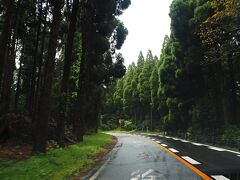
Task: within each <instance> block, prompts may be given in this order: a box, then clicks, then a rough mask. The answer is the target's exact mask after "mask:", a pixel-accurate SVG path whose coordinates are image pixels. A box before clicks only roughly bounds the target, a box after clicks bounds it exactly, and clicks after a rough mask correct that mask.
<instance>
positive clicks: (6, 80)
mask: <svg viewBox="0 0 240 180" xmlns="http://www.w3.org/2000/svg"><path fill="white" fill-rule="evenodd" d="M19 6H20V1H18V3H17V8H16V11H15V14H14V20H15V21H14V30H13V35H12V38H11V46H10V47H9V53H8V54H9V55H8V57H7V60H8V61H7V62H5V68H4V72H3V83H2V93H1V95H2V98H1V109H0V114H3V113H6V112H8V111H9V107H10V102H11V95H12V92H11V86H12V82H13V73H14V70H15V59H16V47H17V36H18V25H19V18H18V16H19V10H20V7H19ZM14 9H15V8H14Z"/></svg>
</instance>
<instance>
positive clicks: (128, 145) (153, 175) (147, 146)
mask: <svg viewBox="0 0 240 180" xmlns="http://www.w3.org/2000/svg"><path fill="white" fill-rule="evenodd" d="M113 135H114V136H116V137H117V138H118V144H117V145H116V147H115V149H114V151H113V152H114V153H112V154H111V156H110V158H109V160H108V161H107V163H105V165H104V166H103V167H102V168H100V172H98V173H97V175H95V176H94V178H91V179H97V180H145V179H146V180H151V179H152V180H198V179H203V178H202V177H204V174H203V173H202V172H200V171H196V170H194V167H191V165H190V163H187V161H186V162H184V160H182V159H181V160H179V159H178V158H176V157H175V156H174V155H173V154H171V152H170V151H168V150H167V149H165V148H164V147H163V146H160V145H158V144H157V142H155V141H153V140H152V139H147V138H146V137H144V136H140V135H131V134H123V133H114V134H113ZM205 176H206V175H205ZM209 179H210V178H209Z"/></svg>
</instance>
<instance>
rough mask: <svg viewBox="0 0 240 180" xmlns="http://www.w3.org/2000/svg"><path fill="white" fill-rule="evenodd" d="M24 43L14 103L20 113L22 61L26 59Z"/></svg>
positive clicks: (15, 109)
mask: <svg viewBox="0 0 240 180" xmlns="http://www.w3.org/2000/svg"><path fill="white" fill-rule="evenodd" d="M24 46H25V45H24V42H23V44H22V51H21V57H20V62H19V69H18V78H17V88H16V94H15V101H14V111H18V102H19V96H20V81H21V76H22V63H23V62H22V61H23V58H24Z"/></svg>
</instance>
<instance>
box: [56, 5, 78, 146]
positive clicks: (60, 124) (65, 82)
mask: <svg viewBox="0 0 240 180" xmlns="http://www.w3.org/2000/svg"><path fill="white" fill-rule="evenodd" d="M78 9H79V0H74V1H73V5H72V13H71V17H70V24H69V28H68V37H67V43H66V49H65V59H64V70H63V77H62V82H61V94H60V98H59V114H58V120H57V139H58V143H59V144H60V145H61V146H63V140H64V139H63V138H64V131H65V130H64V129H65V118H66V102H67V101H68V86H69V76H70V69H71V64H72V52H73V41H74V34H75V31H76V23H77V14H78Z"/></svg>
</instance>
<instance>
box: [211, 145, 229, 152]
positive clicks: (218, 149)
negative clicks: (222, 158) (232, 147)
mask: <svg viewBox="0 0 240 180" xmlns="http://www.w3.org/2000/svg"><path fill="white" fill-rule="evenodd" d="M208 148H209V149H212V150H215V151H221V152H222V151H225V150H224V149H222V148H218V147H214V146H208Z"/></svg>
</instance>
